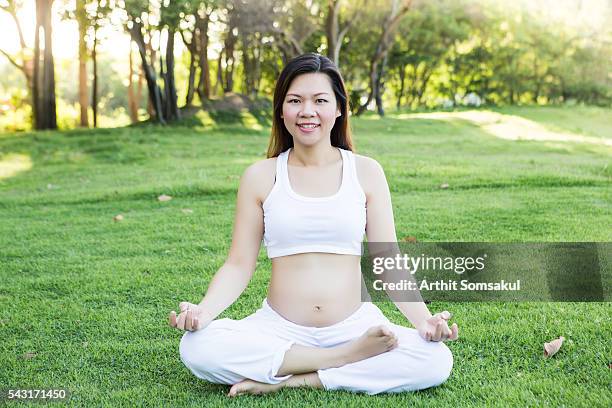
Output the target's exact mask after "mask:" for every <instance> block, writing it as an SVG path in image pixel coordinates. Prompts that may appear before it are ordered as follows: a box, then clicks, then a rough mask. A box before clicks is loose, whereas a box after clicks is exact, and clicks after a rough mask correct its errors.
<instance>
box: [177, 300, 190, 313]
mask: <svg viewBox="0 0 612 408" xmlns="http://www.w3.org/2000/svg"><path fill="white" fill-rule="evenodd" d="M179 308H180V309H181V313H182V312H184V311H185V310H187V309H189V303H188V302H181V303H179Z"/></svg>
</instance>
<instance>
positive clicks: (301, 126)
mask: <svg viewBox="0 0 612 408" xmlns="http://www.w3.org/2000/svg"><path fill="white" fill-rule="evenodd" d="M319 126H321V125H299V124H298V127H299V128H302V129H314V128H317V127H319Z"/></svg>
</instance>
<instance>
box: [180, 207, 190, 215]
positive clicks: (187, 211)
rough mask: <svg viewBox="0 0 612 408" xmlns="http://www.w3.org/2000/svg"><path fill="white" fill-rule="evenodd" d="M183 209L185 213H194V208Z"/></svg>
mask: <svg viewBox="0 0 612 408" xmlns="http://www.w3.org/2000/svg"><path fill="white" fill-rule="evenodd" d="M181 211H182V212H183V214H193V210H192V209H191V208H183V209H182V210H181Z"/></svg>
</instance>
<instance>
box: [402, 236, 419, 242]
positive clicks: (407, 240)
mask: <svg viewBox="0 0 612 408" xmlns="http://www.w3.org/2000/svg"><path fill="white" fill-rule="evenodd" d="M403 241H404V242H411V243H413V244H414V243H415V242H417V239H416V237H412V236H407V237H404V239H403Z"/></svg>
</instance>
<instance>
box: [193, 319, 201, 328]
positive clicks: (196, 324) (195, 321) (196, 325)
mask: <svg viewBox="0 0 612 408" xmlns="http://www.w3.org/2000/svg"><path fill="white" fill-rule="evenodd" d="M193 330H200V320H199V319H198V317H197V316H195V317H194V318H193Z"/></svg>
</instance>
